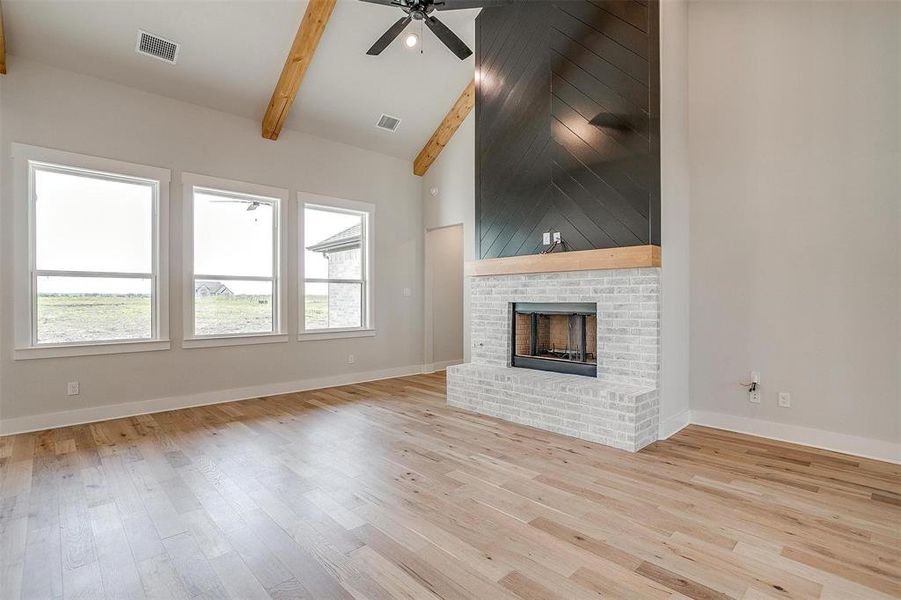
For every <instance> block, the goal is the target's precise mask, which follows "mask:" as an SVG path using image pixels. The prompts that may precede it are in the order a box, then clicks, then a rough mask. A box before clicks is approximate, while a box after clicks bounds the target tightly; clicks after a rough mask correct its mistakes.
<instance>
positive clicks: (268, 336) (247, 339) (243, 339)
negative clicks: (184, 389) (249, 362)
mask: <svg viewBox="0 0 901 600" xmlns="http://www.w3.org/2000/svg"><path fill="white" fill-rule="evenodd" d="M287 341H288V334H286V333H261V334H252V335H218V336H210V337H195V338H189V339H186V340H182V342H181V347H182V348H188V349H190V348H222V347H226V346H250V345H255V344H280V343H283V342H287Z"/></svg>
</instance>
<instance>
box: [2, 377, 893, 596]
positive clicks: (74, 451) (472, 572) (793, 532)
mask: <svg viewBox="0 0 901 600" xmlns="http://www.w3.org/2000/svg"><path fill="white" fill-rule="evenodd" d="M0 476H2V479H0V483H2V505H0V525H2V530H0V532H2V544H0V553H2V554H0V558H2V571H0V577H2V579H0V582H2V594H0V596H2V597H3V598H17V597H23V598H40V599H44V598H57V597H65V598H70V597H71V598H76V597H78V598H88V599H92V600H93V599H99V598H103V597H108V598H142V597H150V598H190V597H197V598H226V597H232V598H240V599H245V598H268V597H272V598H312V599H316V600H320V599H327V598H350V597H356V598H436V597H437V598H448V599H451V598H477V599H495V598H498V599H502V598H509V599H515V598H517V597H519V598H524V599H529V600H531V599H538V598H630V599H632V598H683V597H690V598H705V599H706V598H751V599H758V598H787V597H793V598H833V599H852V598H888V597H896V598H897V597H899V596H901V555H899V547H901V532H899V526H901V468H899V467H898V466H895V465H890V464H886V463H880V462H876V461H871V460H863V459H859V458H854V457H850V456H845V455H839V454H835V453H830V452H825V451H820V450H813V449H808V448H803V447H800V446H793V445H789V444H783V443H776V442H770V441H766V440H762V439H759V438H753V437H749V436H743V435H738V434H732V433H726V432H722V431H717V430H713V429H705V428H701V427H690V428H688V429H685V430H683V431H682V432H680V433H679V434H677V435H676V436H674V437H673V438H671V439H669V440H667V441H664V442H658V443H657V444H655V445H654V446H652V447H650V448H647V449H646V450H644V451H642V452H640V453H638V454H628V453H625V452H621V451H618V450H613V449H610V448H606V447H603V446H598V445H594V444H589V443H586V442H581V441H579V440H574V439H571V438H566V437H562V436H558V435H553V434H549V433H546V432H542V431H538V430H534V429H529V428H525V427H520V426H517V425H512V424H508V423H504V422H500V421H497V420H494V419H490V418H485V417H480V416H476V415H472V414H468V413H464V412H460V411H455V410H449V409H447V408H446V407H445V402H444V377H443V375H441V374H436V375H429V376H419V377H409V378H401V379H393V380H386V381H380V382H374V383H369V384H365V385H354V386H347V387H342V388H334V389H328V390H321V391H316V392H306V393H299V394H288V395H284V396H278V397H273V398H265V399H260V400H251V401H245V402H236V403H231V404H221V405H217V406H210V407H205V408H196V409H190V410H181V411H174V412H168V413H160V414H155V415H149V416H142V417H135V418H129V419H120V420H117V421H108V422H105V423H98V424H93V425H85V426H80V427H66V428H62V429H55V430H51V431H44V432H41V433H35V434H26V435H17V436H11V437H6V438H2V440H0Z"/></svg>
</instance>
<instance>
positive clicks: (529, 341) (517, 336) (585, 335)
mask: <svg viewBox="0 0 901 600" xmlns="http://www.w3.org/2000/svg"><path fill="white" fill-rule="evenodd" d="M597 331H598V320H597V305H596V304H592V303H589V302H540V303H539V302H517V303H515V304H514V305H513V323H512V328H511V336H512V337H511V340H512V343H511V349H512V350H511V354H512V356H511V365H512V366H514V367H523V368H527V369H540V370H543V371H554V372H557V373H572V374H574V375H587V376H589V377H597V373H598V364H597V344H598V340H597Z"/></svg>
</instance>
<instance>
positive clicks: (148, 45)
mask: <svg viewBox="0 0 901 600" xmlns="http://www.w3.org/2000/svg"><path fill="white" fill-rule="evenodd" d="M135 52H137V53H138V54H144V55H145V56H152V57H153V58H157V59H159V60H162V61H166V62H167V63H170V64H173V65H174V64H175V61H176V60H178V44H176V43H175V42H170V41H169V40H166V39H163V38H161V37H159V36H157V35H153V34H152V33H147V32H146V31H143V30H138V44H137V46H135Z"/></svg>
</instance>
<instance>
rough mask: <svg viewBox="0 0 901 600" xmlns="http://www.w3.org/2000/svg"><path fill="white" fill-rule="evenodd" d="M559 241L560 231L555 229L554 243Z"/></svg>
mask: <svg viewBox="0 0 901 600" xmlns="http://www.w3.org/2000/svg"><path fill="white" fill-rule="evenodd" d="M558 242H560V232H559V231H555V232H554V243H558Z"/></svg>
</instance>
